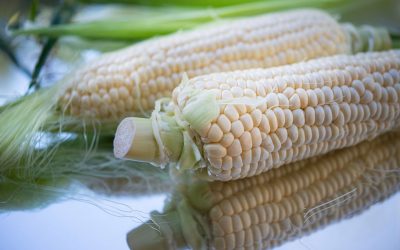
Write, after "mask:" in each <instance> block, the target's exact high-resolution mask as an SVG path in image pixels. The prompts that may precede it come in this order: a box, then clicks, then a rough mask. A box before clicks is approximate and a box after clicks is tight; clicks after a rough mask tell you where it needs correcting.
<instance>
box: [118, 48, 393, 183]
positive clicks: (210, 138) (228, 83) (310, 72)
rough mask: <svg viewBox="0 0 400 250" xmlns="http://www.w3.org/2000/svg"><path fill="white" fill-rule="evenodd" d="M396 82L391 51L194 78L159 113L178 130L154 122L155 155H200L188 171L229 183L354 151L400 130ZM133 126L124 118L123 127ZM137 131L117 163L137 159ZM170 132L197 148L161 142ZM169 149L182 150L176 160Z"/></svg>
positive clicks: (125, 138)
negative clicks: (197, 170)
mask: <svg viewBox="0 0 400 250" xmlns="http://www.w3.org/2000/svg"><path fill="white" fill-rule="evenodd" d="M399 76H400V51H398V50H395V51H388V52H375V53H364V54H358V55H355V56H347V55H341V56H334V57H330V58H322V59H317V60H312V61H309V62H305V63H299V64H294V65H289V66H283V67H277V68H271V69H255V70H247V71H236V72H231V73H219V74H211V75H206V76H201V77H197V78H194V79H192V80H190V81H188V82H185V83H183V84H182V85H181V86H180V87H178V88H177V89H175V91H174V96H173V104H168V105H166V107H165V110H166V111H165V112H164V113H161V116H163V115H164V116H173V117H174V118H175V120H176V124H179V126H180V127H181V128H180V130H179V129H178V128H176V129H173V127H171V126H167V124H166V123H162V122H161V123H159V122H158V121H159V120H160V119H158V120H157V119H153V121H154V122H153V124H154V126H155V127H158V129H159V130H153V133H155V134H156V135H155V136H156V137H157V138H158V140H156V141H157V142H158V144H159V145H160V148H159V149H158V152H159V154H161V153H160V152H163V155H167V156H170V157H169V158H168V157H167V158H168V159H169V161H172V162H175V163H178V164H177V167H178V168H179V167H181V166H180V165H179V161H176V160H175V161H174V159H175V158H179V157H185V155H184V154H183V153H181V152H183V151H184V150H186V151H190V150H191V152H197V153H196V155H197V156H198V157H197V158H195V159H194V160H193V161H192V162H191V167H192V168H196V167H207V169H208V174H209V175H210V176H211V177H212V178H213V179H218V180H231V179H239V178H243V177H248V176H254V175H257V174H259V173H261V172H265V171H267V170H269V169H271V168H274V167H275V168H276V167H279V166H281V165H283V164H286V163H290V162H294V161H298V160H302V159H305V158H308V157H311V156H316V155H320V154H324V153H326V152H329V151H331V150H334V149H338V148H343V147H348V146H352V145H354V144H357V143H359V142H361V141H363V140H366V139H372V138H374V137H376V136H377V135H379V134H381V133H383V132H385V131H388V130H391V129H393V128H395V127H396V126H397V125H399V123H398V119H399V114H400V106H399V105H400V100H399V94H400V77H399ZM154 115H159V112H155V113H154ZM154 115H153V118H154ZM135 123H136V120H135V119H134V118H127V119H126V120H124V121H123V122H122V123H121V124H122V125H123V124H125V125H123V126H127V125H128V124H129V125H131V126H133V127H134V126H135V125H134V124H135ZM123 126H121V128H122V127H123ZM182 130H183V131H186V132H184V133H182V132H181V131H182ZM154 131H155V132H154ZM164 131H165V132H164ZM135 133H139V134H140V133H141V132H140V131H138V130H137V131H133V130H131V133H129V132H128V133H127V132H126V131H122V130H120V129H119V130H117V133H116V138H115V141H114V148H117V149H118V150H116V152H115V154H116V156H117V157H125V158H133V159H134V158H135V156H134V155H132V153H131V152H134V151H135V143H136V139H135V138H133V135H134V134H135ZM171 133H172V134H174V135H175V138H178V136H179V133H180V134H181V136H183V137H189V138H190V139H191V140H192V142H195V143H196V145H197V146H196V147H193V145H192V144H190V143H187V144H184V143H179V142H181V141H182V140H176V141H172V142H171V141H167V142H165V141H166V140H167V139H168V136H167V135H170V134H171ZM129 136H131V137H130V138H129ZM147 139H149V140H151V138H150V137H148V138H147ZM153 140H155V139H154V138H153ZM122 142H124V143H125V144H124V145H122V146H121V145H120V144H121V143H122ZM160 142H161V143H160ZM138 143H140V142H138ZM172 146H174V147H175V148H183V149H182V151H181V152H179V154H177V155H173V154H174V153H175V152H178V151H176V149H174V151H171V150H170V148H169V147H172ZM188 147H190V148H189V149H188ZM130 155H132V157H130ZM158 159H159V156H156V157H155V159H154V162H157V160H158ZM147 160H148V161H152V160H153V159H150V158H148V159H147ZM182 167H183V166H182ZM184 167H185V168H190V166H184Z"/></svg>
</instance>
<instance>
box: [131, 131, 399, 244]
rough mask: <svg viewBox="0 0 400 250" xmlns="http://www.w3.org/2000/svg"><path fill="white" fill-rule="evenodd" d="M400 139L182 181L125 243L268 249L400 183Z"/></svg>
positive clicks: (349, 214)
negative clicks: (214, 178)
mask: <svg viewBox="0 0 400 250" xmlns="http://www.w3.org/2000/svg"><path fill="white" fill-rule="evenodd" d="M399 139H400V135H399V134H398V133H394V132H391V133H387V134H385V135H382V136H380V137H378V138H376V139H374V140H373V141H370V142H363V143H361V144H359V145H357V146H354V147H351V148H347V149H342V150H339V151H336V152H331V153H329V154H327V155H324V156H321V157H317V158H312V159H309V160H305V161H300V162H296V163H292V164H289V165H288V166H287V167H286V168H279V169H274V170H272V171H269V172H267V173H264V174H262V175H259V176H255V177H251V178H246V179H243V180H237V181H231V182H204V181H199V180H196V179H192V181H189V182H186V181H182V183H181V184H180V185H179V186H178V187H177V191H176V193H174V194H173V198H171V202H170V203H169V204H167V206H166V208H165V211H164V212H163V213H161V214H160V213H157V212H154V213H153V214H152V222H148V224H144V225H142V226H140V227H138V228H136V229H134V230H132V231H131V232H130V233H129V234H128V243H129V245H130V247H131V249H176V248H184V247H190V248H192V249H265V248H270V247H273V246H276V245H279V244H282V243H284V242H286V241H289V240H292V239H295V238H298V237H300V236H302V235H304V234H307V233H310V232H313V231H315V230H318V229H320V228H322V227H324V226H326V225H328V224H331V223H333V222H336V221H339V220H342V219H345V218H348V217H352V216H353V215H355V214H358V213H360V212H361V211H364V210H366V209H367V208H369V207H370V206H372V205H373V204H375V203H377V202H380V201H382V200H384V199H386V198H388V197H389V196H391V195H392V194H394V193H395V192H396V191H397V190H399V188H400V175H399V174H398V173H399V170H400V152H399V150H400V140H399ZM160 234H161V235H160Z"/></svg>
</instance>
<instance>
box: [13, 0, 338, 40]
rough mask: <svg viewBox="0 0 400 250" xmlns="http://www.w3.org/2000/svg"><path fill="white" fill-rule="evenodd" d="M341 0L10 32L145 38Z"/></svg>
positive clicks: (284, 1) (279, 1)
mask: <svg viewBox="0 0 400 250" xmlns="http://www.w3.org/2000/svg"><path fill="white" fill-rule="evenodd" d="M343 3H345V1H344V0H321V1H316V0H295V1H292V0H270V1H256V2H248V3H243V4H239V5H233V6H227V7H221V8H209V9H198V10H196V9H194V10H189V9H188V10H186V11H182V9H181V8H176V10H175V11H174V10H172V9H171V8H168V10H167V11H165V13H164V14H159V15H158V16H153V15H150V16H143V15H142V16H141V15H139V16H135V15H130V16H126V17H123V16H117V17H116V18H113V19H108V20H98V21H90V22H81V23H72V24H68V25H57V26H51V27H39V28H28V29H22V30H15V31H13V34H15V35H22V34H25V35H27V34H33V35H45V36H51V37H58V36H64V35H75V36H80V37H86V38H96V39H145V38H149V37H153V36H156V35H163V34H168V33H172V32H175V31H178V30H181V29H189V28H193V27H195V26H198V25H200V24H204V23H207V22H211V21H215V20H216V19H221V18H236V17H243V16H251V15H257V14H263V13H268V12H272V11H278V10H287V9H291V8H299V7H302V8H304V7H317V8H330V7H332V6H337V5H341V4H343ZM155 9H156V8H155Z"/></svg>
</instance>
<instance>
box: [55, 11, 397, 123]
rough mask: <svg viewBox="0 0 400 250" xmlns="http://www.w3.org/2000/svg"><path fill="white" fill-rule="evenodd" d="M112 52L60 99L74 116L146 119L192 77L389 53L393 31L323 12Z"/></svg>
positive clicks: (229, 25) (236, 24)
mask: <svg viewBox="0 0 400 250" xmlns="http://www.w3.org/2000/svg"><path fill="white" fill-rule="evenodd" d="M213 25H215V27H211V25H208V26H206V27H203V28H202V29H196V30H192V31H187V32H179V33H177V34H174V35H170V36H165V37H162V38H159V39H153V40H150V41H145V42H142V43H140V44H136V45H133V46H132V47H129V48H127V49H123V50H121V51H118V52H114V53H110V54H106V55H104V56H103V57H100V58H99V59H97V60H96V61H94V62H92V63H91V64H89V65H87V66H85V67H83V68H82V69H81V70H79V71H77V72H76V73H75V75H74V76H73V77H72V78H71V80H70V82H69V83H68V85H69V86H68V87H67V89H66V90H65V91H64V92H63V93H62V96H61V98H60V103H59V105H60V107H61V109H62V110H66V111H67V112H66V113H67V114H71V115H73V116H79V117H91V118H97V119H101V120H110V119H111V120H118V119H120V118H123V117H126V116H128V115H133V114H135V115H137V114H146V113H147V112H151V111H152V109H153V108H154V103H155V101H156V100H157V99H159V98H162V97H169V96H171V92H172V90H173V89H174V88H175V87H176V86H177V85H178V84H179V83H180V82H181V79H182V75H183V74H184V73H186V74H187V75H188V76H189V77H194V76H198V75H204V74H208V73H213V72H221V71H232V70H242V69H248V68H258V67H263V68H266V67H271V66H278V65H284V64H289V63H295V62H299V61H304V60H308V59H312V58H317V57H322V56H329V55H334V54H344V53H352V52H359V51H364V50H383V49H389V48H390V46H391V41H390V36H389V34H388V32H387V31H385V30H382V29H374V28H372V27H362V28H355V27H354V26H352V25H350V24H345V25H340V24H339V23H338V22H336V20H334V19H333V18H332V17H331V16H329V15H328V14H326V13H324V12H322V11H319V10H294V11H287V12H281V13H275V14H268V15H262V16H257V17H252V18H246V19H242V20H239V21H226V22H222V24H213Z"/></svg>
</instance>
